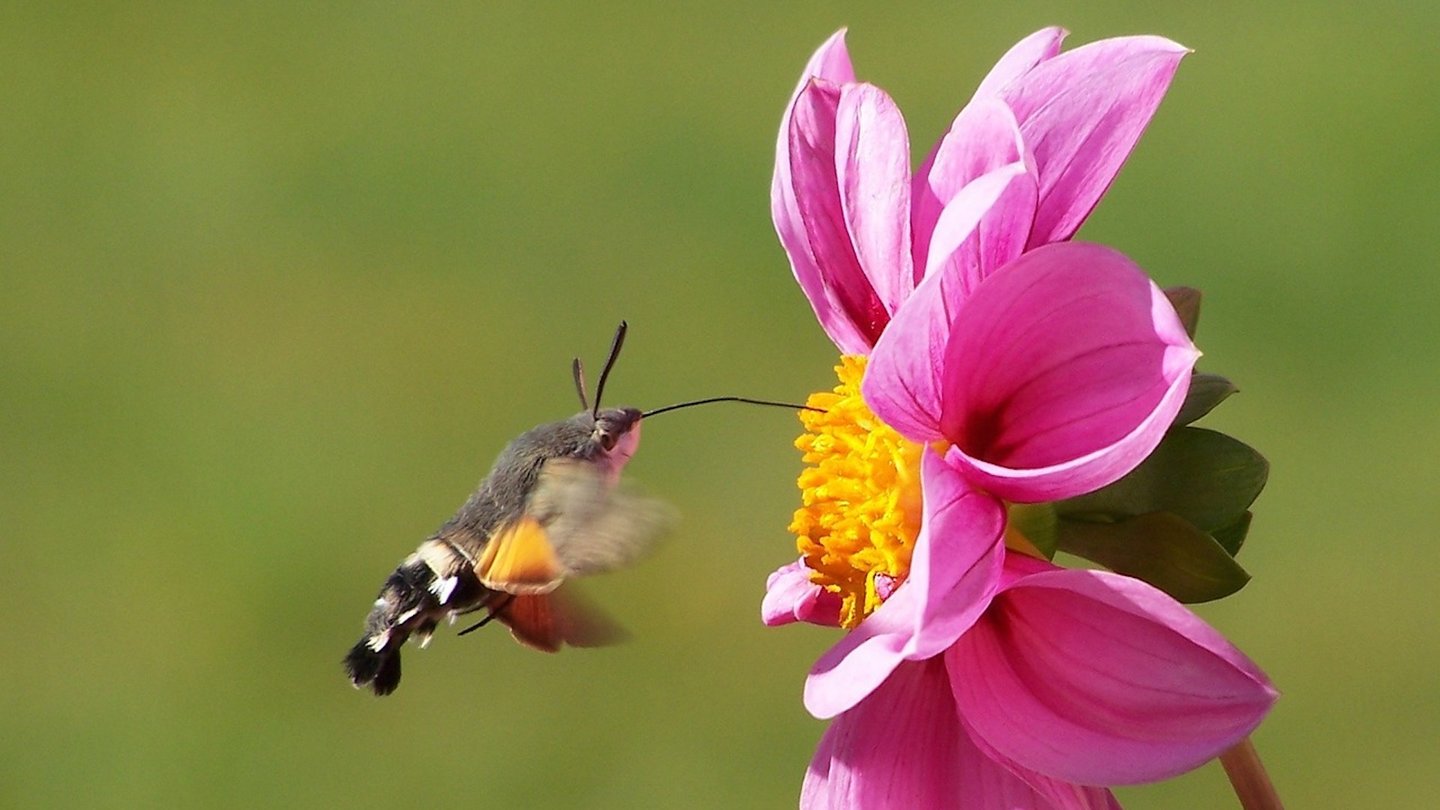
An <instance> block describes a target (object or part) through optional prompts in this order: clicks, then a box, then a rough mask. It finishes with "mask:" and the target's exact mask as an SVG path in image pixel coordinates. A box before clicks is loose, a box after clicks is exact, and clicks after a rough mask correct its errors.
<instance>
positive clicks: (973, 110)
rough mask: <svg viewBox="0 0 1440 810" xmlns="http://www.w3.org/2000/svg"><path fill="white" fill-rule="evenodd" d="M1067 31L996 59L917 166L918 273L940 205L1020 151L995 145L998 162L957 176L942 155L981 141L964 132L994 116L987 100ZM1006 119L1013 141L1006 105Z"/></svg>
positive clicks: (1026, 42) (1023, 43) (1049, 53)
mask: <svg viewBox="0 0 1440 810" xmlns="http://www.w3.org/2000/svg"><path fill="white" fill-rule="evenodd" d="M1066 33H1067V32H1066V31H1065V29H1063V28H1046V29H1043V30H1040V31H1036V32H1035V33H1033V34H1031V35H1030V36H1028V37H1026V38H1024V39H1022V40H1020V41H1019V42H1017V43H1016V44H1015V45H1014V46H1013V47H1012V48H1011V49H1010V50H1009V51H1008V52H1006V54H1005V55H1004V56H1002V57H1000V61H999V62H996V63H995V67H993V68H991V69H990V74H989V75H988V76H986V77H985V80H984V81H982V82H981V83H980V87H979V88H978V89H976V91H975V95H974V97H972V98H971V100H970V103H969V104H967V105H966V106H965V107H964V108H963V109H961V110H960V114H959V115H957V116H956V117H955V121H954V122H953V123H952V124H951V125H950V130H949V131H948V132H947V133H946V134H945V137H943V138H941V139H940V141H939V142H937V143H936V144H935V146H934V147H933V148H932V149H931V150H930V154H929V155H927V156H926V157H925V160H924V162H923V163H922V164H921V165H920V170H919V171H917V172H916V173H915V187H914V190H913V192H912V194H911V196H912V203H911V205H912V206H913V207H914V215H913V220H912V222H913V230H914V232H915V270H916V271H917V272H919V271H920V270H922V269H924V267H925V263H926V255H927V247H928V245H929V234H930V231H931V230H932V229H933V227H934V224H935V218H936V217H937V216H939V211H940V208H941V207H942V206H943V204H944V203H945V202H946V201H948V200H949V199H950V198H951V197H952V196H954V194H955V192H956V191H957V190H959V189H960V188H961V187H962V186H964V185H965V184H966V183H969V182H970V181H971V180H974V179H975V178H976V177H979V176H980V175H981V174H984V173H985V172H987V171H990V170H991V169H994V168H996V167H997V166H999V165H1000V164H1002V163H1009V162H1011V161H1012V160H1017V159H1019V158H1020V154H1019V153H1016V154H1015V155H1013V156H1012V157H1004V155H1005V153H1006V146H1005V144H1003V143H996V144H994V145H995V146H996V147H998V149H997V151H996V152H995V153H993V154H994V155H995V156H996V157H997V158H998V162H996V161H992V162H990V163H989V164H987V165H985V166H983V167H980V168H978V170H977V169H975V168H971V169H969V170H962V171H958V172H957V171H954V170H953V169H950V168H944V166H943V164H945V163H952V164H953V163H955V161H953V160H950V159H947V157H946V156H945V155H944V153H945V152H946V151H947V150H949V149H953V148H954V146H955V144H956V143H957V142H958V143H969V142H972V141H975V140H983V139H977V138H975V133H966V132H965V131H964V130H965V129H966V128H968V127H970V126H973V125H975V124H984V123H986V119H990V118H992V117H993V116H994V114H995V113H994V111H993V110H986V109H985V108H986V107H987V106H990V105H991V104H992V102H991V98H992V97H994V96H997V95H998V94H999V93H1000V91H1001V90H1002V89H1003V88H1005V87H1006V86H1007V85H1009V84H1011V83H1012V82H1014V81H1016V80H1017V79H1019V78H1020V77H1021V76H1024V75H1025V74H1026V73H1028V72H1029V71H1030V70H1031V69H1033V68H1034V67H1035V66H1036V65H1038V64H1039V63H1041V62H1043V61H1045V60H1046V59H1050V58H1051V57H1053V56H1055V54H1057V53H1059V52H1060V42H1061V40H1063V39H1064V38H1065V35H1066ZM1005 119H1006V120H1007V121H1009V122H1010V123H1009V126H1010V127H1012V128H1013V129H1014V133H1013V135H1012V136H1011V137H1017V136H1018V135H1019V125H1018V123H1017V122H1016V121H1015V116H1014V114H1013V113H1011V112H1010V110H1009V107H1008V106H1006V108H1005ZM1017 142H1018V139H1017ZM937 164H941V168H938V169H937V168H936V166H937ZM961 165H962V166H963V165H964V163H963V162H962V163H961ZM917 281H918V279H917Z"/></svg>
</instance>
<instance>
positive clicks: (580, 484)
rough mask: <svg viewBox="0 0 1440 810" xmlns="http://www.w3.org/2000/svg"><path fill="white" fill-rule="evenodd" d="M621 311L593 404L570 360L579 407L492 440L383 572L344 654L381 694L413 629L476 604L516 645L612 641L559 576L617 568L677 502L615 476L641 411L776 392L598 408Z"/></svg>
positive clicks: (661, 527) (668, 520)
mask: <svg viewBox="0 0 1440 810" xmlns="http://www.w3.org/2000/svg"><path fill="white" fill-rule="evenodd" d="M626 330H627V325H626V324H625V322H623V321H622V322H621V323H620V326H619V328H618V329H617V330H616V332H615V338H614V341H613V342H612V343H611V347H610V356H609V358H608V359H607V360H606V362H605V367H604V369H603V371H601V373H600V379H599V382H598V383H597V384H596V386H595V401H594V404H593V406H592V405H591V403H590V401H589V397H588V396H587V393H586V390H585V377H584V369H583V366H582V365H581V363H580V360H579V359H578V358H576V359H575V361H574V363H573V364H572V367H571V370H572V376H573V377H574V381H575V389H576V392H577V393H578V394H579V396H580V407H581V411H580V412H579V413H577V414H575V415H574V416H572V417H570V418H569V419H563V420H561V421H558V422H550V423H548V424H544V425H540V426H539V427H536V428H533V429H531V430H530V431H528V432H526V433H524V434H522V435H521V436H520V437H519V438H517V439H515V440H514V441H512V442H511V443H510V444H509V445H508V446H506V447H505V449H504V450H503V451H501V453H500V456H499V457H498V458H497V459H496V460H495V464H494V466H493V467H491V469H490V472H489V473H488V474H487V475H486V476H485V478H484V480H482V481H481V482H480V485H479V487H478V488H477V489H476V490H475V492H474V493H473V494H471V495H470V497H469V499H467V500H466V501H465V503H464V505H462V506H461V507H460V509H459V510H458V511H457V512H456V513H455V515H454V517H452V518H450V519H449V520H448V521H446V522H445V524H444V525H443V526H441V527H440V528H439V530H437V531H436V532H435V533H434V534H432V535H431V536H430V537H429V538H427V539H426V540H425V541H424V542H423V543H421V544H420V546H419V547H418V548H417V549H416V550H415V551H414V553H412V554H411V555H410V556H408V557H406V558H405V559H404V561H402V562H401V563H400V565H399V566H398V567H397V568H396V569H395V571H394V572H393V573H392V574H390V576H389V577H388V578H387V579H386V580H385V583H384V585H382V586H381V588H380V593H379V595H378V597H377V598H376V599H375V604H374V607H373V608H371V610H370V613H369V615H368V616H367V617H366V619H365V630H364V634H363V635H362V636H361V638H360V640H359V641H358V642H356V644H355V646H354V647H352V648H351V649H350V652H349V653H348V654H347V655H346V656H345V670H346V673H347V674H348V675H349V676H350V681H351V683H353V684H354V685H355V687H356V688H364V687H368V688H370V689H371V690H372V691H374V693H375V694H376V695H388V694H390V693H391V692H394V691H395V688H396V687H397V686H398V685H399V683H400V648H401V647H403V646H404V645H405V643H406V642H407V641H408V640H409V639H410V638H411V637H414V638H415V639H416V640H417V641H418V642H419V644H420V646H421V647H424V646H425V645H427V644H428V643H429V642H430V639H431V637H432V636H433V635H434V633H435V629H436V627H437V626H439V624H440V623H441V622H442V621H451V622H453V621H454V620H455V618H456V617H457V616H461V615H464V614H469V613H475V612H481V611H483V612H484V614H485V616H484V618H483V619H481V621H479V622H477V623H476V624H475V625H473V626H471V627H469V628H468V629H466V630H463V631H461V635H463V634H464V633H468V632H470V631H471V630H474V629H477V628H478V627H481V626H483V625H485V624H487V623H489V622H490V621H492V620H498V621H499V622H500V623H501V624H504V625H505V626H507V627H509V628H510V632H511V634H512V635H513V636H514V637H515V639H516V640H517V641H519V642H520V643H522V644H525V645H528V646H530V647H534V648H536V649H539V650H544V651H546V652H556V651H558V650H559V649H560V648H561V647H563V646H565V645H570V646H576V647H588V646H597V645H601V644H606V643H609V642H612V641H615V640H617V639H618V638H619V636H620V635H621V632H620V630H619V628H618V627H617V626H616V625H615V624H614V623H613V622H611V621H610V620H609V619H608V618H606V617H605V616H604V614H602V613H600V612H599V611H598V610H595V609H594V608H591V607H589V606H587V605H585V604H584V603H583V602H581V601H580V600H579V599H578V597H577V596H575V595H574V594H572V593H570V592H569V589H567V588H566V587H565V584H566V583H567V582H568V581H569V580H571V579H574V578H576V577H584V576H589V575H591V574H597V573H601V572H604V571H612V570H615V569H618V568H622V567H624V566H626V565H628V564H630V563H632V562H634V561H635V560H636V559H638V558H639V557H640V556H642V555H643V554H644V553H645V552H646V551H647V550H648V549H650V548H651V547H652V545H653V544H654V542H655V540H656V539H657V538H658V537H660V536H661V535H662V534H663V533H664V532H665V530H666V529H667V528H668V527H669V526H671V525H672V523H673V522H674V518H675V513H674V511H673V510H672V509H671V508H670V507H669V506H668V505H666V504H665V503H664V502H662V501H660V500H657V499H653V498H650V497H647V496H645V495H642V494H639V493H637V492H635V491H633V490H631V489H629V488H628V487H626V486H625V485H623V484H622V483H621V481H620V474H621V471H622V470H623V469H624V468H625V464H626V463H627V462H628V461H629V460H630V458H631V456H633V455H634V454H635V451H636V449H637V448H638V446H639V444H640V425H641V422H642V421H643V420H644V419H645V418H646V417H651V416H655V415H657V414H660V413H663V412H666V411H670V410H675V409H677V408H684V407H690V406H692V405H701V404H707V403H710V402H724V401H738V402H749V403H753V404H761V405H773V406H780V407H787V408H795V407H798V406H793V405H786V404H785V403H778V402H769V401H765V400H752V399H747V398H744V397H712V398H709V399H703V400H694V401H691V402H682V403H679V404H676V405H669V406H666V407H663V408H657V409H654V410H651V411H648V412H642V411H640V410H639V409H637V408H630V407H620V408H602V407H601V404H600V403H601V397H602V396H603V394H604V391H605V382H606V379H607V378H608V377H609V375H610V371H611V369H612V368H613V367H614V365H615V360H616V358H617V357H618V356H619V354H620V349H621V347H622V346H623V345H624V340H625V333H626Z"/></svg>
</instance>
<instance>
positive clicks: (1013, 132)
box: [911, 99, 1034, 282]
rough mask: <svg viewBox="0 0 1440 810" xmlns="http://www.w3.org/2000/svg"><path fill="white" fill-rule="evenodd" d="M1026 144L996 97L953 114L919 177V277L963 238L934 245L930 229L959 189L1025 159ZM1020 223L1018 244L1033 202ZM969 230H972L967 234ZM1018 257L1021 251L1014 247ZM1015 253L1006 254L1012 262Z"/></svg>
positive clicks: (914, 221) (914, 215) (915, 220)
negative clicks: (1011, 254)
mask: <svg viewBox="0 0 1440 810" xmlns="http://www.w3.org/2000/svg"><path fill="white" fill-rule="evenodd" d="M1024 158H1025V154H1024V145H1023V144H1022V142H1021V139H1020V127H1019V124H1017V123H1016V121H1015V116H1014V115H1013V114H1012V113H1011V112H1010V108H1009V107H1007V106H1005V104H1004V103H1003V102H1001V101H999V100H997V99H979V100H977V101H974V102H971V103H970V104H969V105H968V106H966V107H965V109H963V110H961V111H960V114H959V115H958V116H957V117H956V118H955V122H954V123H953V124H952V125H951V126H950V132H949V133H947V134H946V135H945V137H944V138H942V139H941V140H940V143H939V144H937V145H936V147H935V150H934V152H932V153H931V156H930V159H929V160H928V161H927V162H926V165H925V166H924V168H922V169H921V171H920V172H919V173H917V174H916V175H915V181H914V189H913V191H912V192H911V196H912V203H911V204H912V206H913V208H912V211H911V229H912V230H913V231H914V232H915V245H914V262H915V272H916V273H917V276H916V281H917V282H918V281H919V280H920V279H921V278H923V277H924V276H927V275H930V274H932V273H934V272H935V267H936V265H938V264H940V263H942V262H943V261H945V260H947V259H949V258H950V257H951V256H952V255H953V254H954V252H955V249H956V248H957V247H959V245H960V242H958V241H957V242H954V243H953V244H945V245H943V246H932V244H931V238H932V233H933V232H934V231H935V229H936V227H937V221H938V220H939V219H940V218H941V212H942V211H944V210H946V206H947V204H948V203H949V202H950V201H951V200H952V199H954V198H955V196H956V195H957V194H958V193H959V192H960V190H961V189H963V188H965V186H966V185H968V184H970V183H971V182H972V181H974V180H975V179H976V178H978V177H980V176H981V175H984V174H985V173H987V172H991V171H994V170H996V169H998V168H1001V167H1002V166H1005V165H1007V164H1012V163H1017V162H1020V161H1023V160H1024ZM1027 209H1028V210H1026V211H1025V217H1024V220H1023V222H1021V223H1019V224H1018V228H1017V230H1018V233H1017V235H1016V240H1015V241H1019V242H1020V248H1021V249H1023V248H1024V247H1025V241H1026V240H1027V239H1028V238H1029V236H1030V218H1031V217H1033V216H1034V208H1033V200H1032V201H1031V204H1030V206H1027ZM967 234H968V232H967ZM1014 254H1015V255H1017V256H1018V255H1019V249H1017V250H1015V252H1014ZM1010 258H1013V256H1006V257H1005V261H1008V260H1009V259H1010Z"/></svg>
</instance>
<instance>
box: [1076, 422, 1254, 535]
mask: <svg viewBox="0 0 1440 810" xmlns="http://www.w3.org/2000/svg"><path fill="white" fill-rule="evenodd" d="M1269 471H1270V465H1269V464H1268V463H1267V462H1266V461H1265V457H1264V456H1261V455H1260V454H1259V453H1257V452H1255V450H1254V449H1252V448H1251V447H1250V446H1249V445H1246V444H1245V443H1244V442H1241V441H1237V440H1236V439H1232V438H1230V437H1229V436H1226V435H1225V434H1223V433H1216V432H1215V431H1213V430H1206V429H1204V428H1194V427H1182V428H1174V429H1171V430H1170V432H1169V433H1166V434H1165V439H1164V440H1163V441H1161V442H1160V446H1159V447H1157V448H1155V452H1154V453H1152V454H1151V455H1150V457H1149V458H1147V459H1145V461H1143V462H1141V464H1140V466H1138V467H1136V468H1135V469H1134V470H1132V471H1131V472H1130V474H1129V475H1126V476H1125V477H1124V478H1121V479H1120V480H1119V481H1116V482H1115V483H1113V484H1111V485H1110V486H1107V487H1104V488H1103V489H1100V490H1097V491H1095V492H1092V493H1090V494H1089V495H1082V496H1080V497H1078V498H1071V499H1069V500H1066V501H1061V502H1059V503H1057V504H1056V505H1055V508H1056V512H1057V513H1058V514H1059V515H1060V517H1061V518H1062V519H1063V518H1078V519H1081V520H1087V521H1090V522H1099V523H1116V522H1119V521H1122V520H1125V519H1127V518H1132V517H1137V516H1139V515H1145V514H1149V513H1151V512H1172V513H1174V514H1176V515H1178V516H1180V517H1182V518H1184V519H1186V520H1188V521H1190V522H1191V523H1192V524H1194V525H1195V527H1196V528H1197V529H1199V530H1200V531H1202V532H1214V531H1219V530H1222V529H1226V528H1228V527H1231V526H1233V525H1234V524H1235V523H1236V521H1238V520H1240V519H1241V518H1242V516H1243V515H1244V514H1245V512H1246V510H1248V509H1249V508H1250V504H1252V503H1254V502H1255V498H1256V497H1258V496H1259V495H1260V490H1261V489H1263V488H1264V487H1265V478H1266V476H1267V475H1268V474H1269Z"/></svg>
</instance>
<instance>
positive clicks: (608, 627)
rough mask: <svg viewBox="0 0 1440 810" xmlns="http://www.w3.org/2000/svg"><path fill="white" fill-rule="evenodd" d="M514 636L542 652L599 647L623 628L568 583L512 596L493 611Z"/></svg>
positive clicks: (621, 633) (621, 634)
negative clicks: (544, 590)
mask: <svg viewBox="0 0 1440 810" xmlns="http://www.w3.org/2000/svg"><path fill="white" fill-rule="evenodd" d="M497 617H498V618H499V619H500V621H501V622H504V623H505V625H506V626H507V627H509V628H510V634H511V635H512V636H514V637H515V640H516V641H518V642H520V643H521V644H524V645H526V646H529V647H534V648H535V649H537V650H542V651H544V652H558V651H559V649H560V648H561V647H562V646H564V645H566V644H569V645H570V646H572V647H599V646H602V645H605V644H614V643H616V642H618V641H623V640H624V639H625V631H624V630H623V629H621V627H620V626H619V625H618V624H616V623H615V622H614V621H613V620H612V619H611V618H610V617H609V616H607V615H605V612H604V611H602V610H600V608H598V607H596V606H594V605H593V604H591V603H590V602H589V601H588V600H585V599H582V598H581V597H580V596H579V595H578V594H577V593H575V591H574V589H573V588H572V587H571V586H566V587H563V588H560V589H558V590H555V591H552V592H550V593H546V594H529V595H523V596H516V597H515V598H514V599H512V600H510V602H509V604H507V605H506V606H505V607H503V608H501V609H500V610H499V611H498V612H497Z"/></svg>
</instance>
